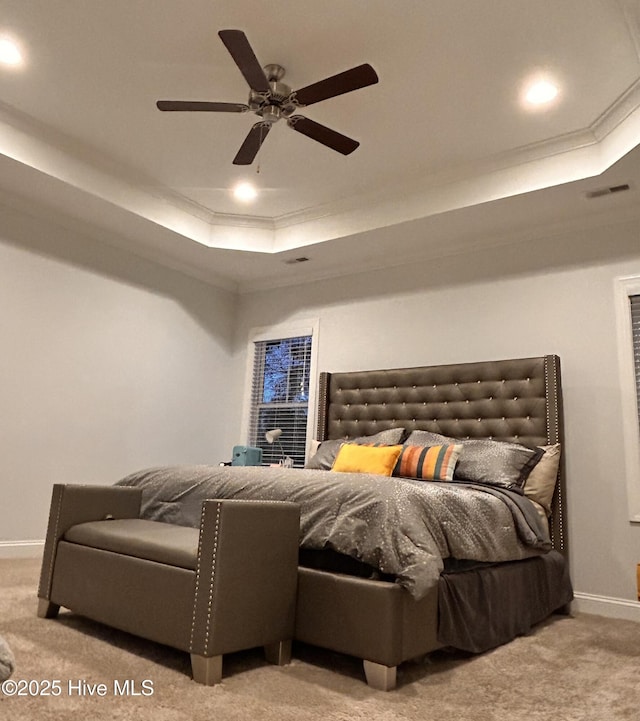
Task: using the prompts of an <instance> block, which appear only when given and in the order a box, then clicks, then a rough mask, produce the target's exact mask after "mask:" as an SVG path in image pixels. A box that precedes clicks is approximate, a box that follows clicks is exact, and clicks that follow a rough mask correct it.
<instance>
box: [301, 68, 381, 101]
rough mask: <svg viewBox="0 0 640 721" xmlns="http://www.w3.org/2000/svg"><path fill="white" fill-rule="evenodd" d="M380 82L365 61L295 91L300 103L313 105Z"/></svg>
mask: <svg viewBox="0 0 640 721" xmlns="http://www.w3.org/2000/svg"><path fill="white" fill-rule="evenodd" d="M377 82H378V75H377V74H376V71H375V70H374V69H373V68H372V67H371V65H369V64H368V63H365V64H364V65H358V67H356V68H351V70H345V71H344V72H343V73H338V74H337V75H332V76H331V77H330V78H325V79H324V80H320V81H319V82H317V83H313V84H311V85H307V86H306V87H304V88H301V89H300V90H297V91H296V93H295V97H296V100H297V101H298V103H299V104H300V105H312V104H313V103H319V102H320V101H321V100H327V99H328V98H334V97H335V96H336V95H342V94H343V93H350V92H351V91H352V90H359V89H360V88H365V87H367V85H374V84H375V83H377Z"/></svg>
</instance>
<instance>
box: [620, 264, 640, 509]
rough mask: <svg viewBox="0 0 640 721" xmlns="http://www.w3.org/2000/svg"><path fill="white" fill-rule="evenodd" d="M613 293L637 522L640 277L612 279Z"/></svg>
mask: <svg viewBox="0 0 640 721" xmlns="http://www.w3.org/2000/svg"><path fill="white" fill-rule="evenodd" d="M616 296H617V298H616V300H617V307H616V311H617V322H618V357H619V365H620V391H621V402H622V422H623V434H624V453H625V466H626V469H625V470H626V478H627V497H628V501H629V518H630V520H631V521H634V522H637V523H640V277H634V278H618V279H616Z"/></svg>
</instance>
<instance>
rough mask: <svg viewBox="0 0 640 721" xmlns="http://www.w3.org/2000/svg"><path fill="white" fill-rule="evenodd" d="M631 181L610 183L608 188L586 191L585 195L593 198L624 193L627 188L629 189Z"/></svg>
mask: <svg viewBox="0 0 640 721" xmlns="http://www.w3.org/2000/svg"><path fill="white" fill-rule="evenodd" d="M629 189H630V186H629V183H623V184H622V185H610V186H609V187H608V188H598V189H597V190H590V191H588V192H587V193H585V196H586V197H587V198H588V199H589V200H591V199H592V198H602V197H603V196H605V195H613V194H614V193H624V191H625V190H629Z"/></svg>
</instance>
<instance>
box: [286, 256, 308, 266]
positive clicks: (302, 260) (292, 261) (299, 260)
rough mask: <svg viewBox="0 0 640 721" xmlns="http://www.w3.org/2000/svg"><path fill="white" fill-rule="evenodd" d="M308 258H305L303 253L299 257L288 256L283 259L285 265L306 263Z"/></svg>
mask: <svg viewBox="0 0 640 721" xmlns="http://www.w3.org/2000/svg"><path fill="white" fill-rule="evenodd" d="M308 260H309V258H306V257H305V256H304V255H303V256H301V257H300V258H289V259H288V260H285V261H284V263H285V264H286V265H296V264H297V263H306V262H307V261H308Z"/></svg>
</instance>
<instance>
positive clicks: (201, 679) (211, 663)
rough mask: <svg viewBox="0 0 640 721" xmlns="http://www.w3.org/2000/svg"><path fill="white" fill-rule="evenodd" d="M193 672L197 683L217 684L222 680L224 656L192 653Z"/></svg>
mask: <svg viewBox="0 0 640 721" xmlns="http://www.w3.org/2000/svg"><path fill="white" fill-rule="evenodd" d="M191 673H192V674H193V680H194V681H195V682H196V683H202V684H204V685H205V686H215V684H217V683H220V681H222V656H198V655H197V654H195V653H192V654H191Z"/></svg>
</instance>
